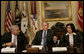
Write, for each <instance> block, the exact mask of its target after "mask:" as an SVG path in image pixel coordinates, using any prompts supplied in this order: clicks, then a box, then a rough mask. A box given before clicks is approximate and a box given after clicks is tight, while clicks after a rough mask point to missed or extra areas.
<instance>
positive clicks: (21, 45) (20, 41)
mask: <svg viewBox="0 0 84 54" xmlns="http://www.w3.org/2000/svg"><path fill="white" fill-rule="evenodd" d="M11 40H12V34H11V32H9V33H5V34H4V35H3V36H2V38H1V45H2V44H4V43H7V42H11ZM27 44H28V42H27V40H26V38H25V36H24V34H23V33H22V32H20V35H18V36H17V51H18V52H21V51H22V50H23V49H25V47H26V45H27Z"/></svg>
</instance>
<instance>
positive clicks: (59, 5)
mask: <svg viewBox="0 0 84 54" xmlns="http://www.w3.org/2000/svg"><path fill="white" fill-rule="evenodd" d="M41 5H42V6H41V7H42V17H43V21H44V20H45V21H55V20H71V2H70V1H42V3H41Z"/></svg>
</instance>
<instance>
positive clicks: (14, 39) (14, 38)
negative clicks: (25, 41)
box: [11, 34, 17, 46]
mask: <svg viewBox="0 0 84 54" xmlns="http://www.w3.org/2000/svg"><path fill="white" fill-rule="evenodd" d="M11 42H12V43H14V44H15V45H16V46H17V36H15V35H14V34H12V40H11Z"/></svg>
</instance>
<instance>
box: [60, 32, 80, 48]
mask: <svg viewBox="0 0 84 54" xmlns="http://www.w3.org/2000/svg"><path fill="white" fill-rule="evenodd" d="M73 41H74V47H79V46H80V44H81V38H80V36H79V35H78V34H77V33H75V34H73ZM60 45H62V46H63V45H64V46H68V47H69V46H70V44H69V35H66V34H64V35H63V36H62V38H61V40H60Z"/></svg>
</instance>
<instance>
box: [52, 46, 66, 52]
mask: <svg viewBox="0 0 84 54" xmlns="http://www.w3.org/2000/svg"><path fill="white" fill-rule="evenodd" d="M52 51H53V52H59V51H67V48H66V47H52Z"/></svg>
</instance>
